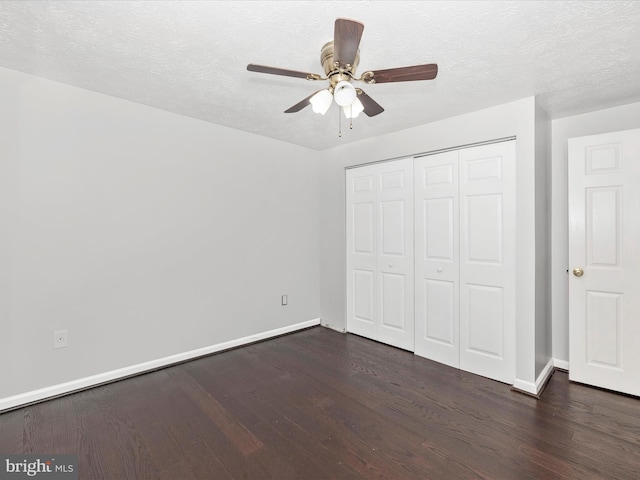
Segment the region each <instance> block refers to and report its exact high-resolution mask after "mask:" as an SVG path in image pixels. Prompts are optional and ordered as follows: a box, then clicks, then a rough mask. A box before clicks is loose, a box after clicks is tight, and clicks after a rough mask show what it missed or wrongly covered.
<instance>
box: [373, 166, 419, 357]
mask: <svg viewBox="0 0 640 480" xmlns="http://www.w3.org/2000/svg"><path fill="white" fill-rule="evenodd" d="M376 167H377V173H378V195H377V204H378V217H379V222H378V224H379V227H378V243H377V245H378V255H377V259H376V260H377V269H378V270H377V271H378V275H379V276H378V282H377V286H378V296H377V298H378V300H379V304H378V312H379V313H380V321H379V330H378V337H377V340H379V341H381V342H384V343H388V344H390V345H394V346H396V347H399V348H404V349H406V350H410V351H413V350H414V335H415V332H414V306H413V303H414V265H413V264H414V260H413V258H414V256H413V159H412V158H407V159H404V160H398V161H393V162H387V163H381V164H379V165H377V166H376Z"/></svg>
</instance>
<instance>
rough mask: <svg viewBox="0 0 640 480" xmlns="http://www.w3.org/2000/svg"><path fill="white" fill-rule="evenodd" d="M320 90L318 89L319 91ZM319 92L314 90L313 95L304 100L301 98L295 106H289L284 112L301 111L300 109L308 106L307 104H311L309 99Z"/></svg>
mask: <svg viewBox="0 0 640 480" xmlns="http://www.w3.org/2000/svg"><path fill="white" fill-rule="evenodd" d="M319 91H320V90H318V92H319ZM318 92H313V93H312V94H311V95H309V96H308V97H307V98H305V99H304V100H300V101H299V102H298V103H296V104H295V105H294V106H293V107H289V108H287V109H286V110H285V111H284V113H295V112H299V111H300V110H302V109H303V108H304V107H306V106H307V105H310V104H311V102H309V100H310V99H311V97H313V96H314V95H315V94H316V93H318Z"/></svg>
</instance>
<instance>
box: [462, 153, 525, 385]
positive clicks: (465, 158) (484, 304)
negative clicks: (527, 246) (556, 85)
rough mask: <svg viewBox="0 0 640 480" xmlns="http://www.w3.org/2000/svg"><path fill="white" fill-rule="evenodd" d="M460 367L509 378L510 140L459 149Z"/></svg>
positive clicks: (512, 245)
mask: <svg viewBox="0 0 640 480" xmlns="http://www.w3.org/2000/svg"><path fill="white" fill-rule="evenodd" d="M459 158H460V163H459V168H460V185H459V189H460V231H461V232H463V233H462V234H461V236H460V368H461V369H463V370H466V371H469V372H472V373H476V374H479V375H483V376H486V377H489V378H493V379H495V380H500V381H504V382H506V383H513V380H514V379H515V242H516V238H515V221H516V218H515V142H504V143H495V144H490V145H483V146H479V147H473V148H466V149H462V150H460V156H459Z"/></svg>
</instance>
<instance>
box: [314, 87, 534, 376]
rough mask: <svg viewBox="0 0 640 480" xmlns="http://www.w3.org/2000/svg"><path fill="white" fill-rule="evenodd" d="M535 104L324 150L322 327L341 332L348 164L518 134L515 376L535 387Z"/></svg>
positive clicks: (510, 106)
mask: <svg viewBox="0 0 640 480" xmlns="http://www.w3.org/2000/svg"><path fill="white" fill-rule="evenodd" d="M535 108H536V107H535V99H534V98H533V97H530V98H526V99H523V100H519V101H516V102H512V103H508V104H505V105H500V106H497V107H493V108H489V109H486V110H482V111H478V112H474V113H470V114H467V115H462V116H459V117H454V118H450V119H447V120H443V121H439V122H434V123H430V124H427V125H422V126H419V127H415V128H411V129H407V130H403V131H400V132H396V133H392V134H388V135H384V136H381V137H377V138H372V139H368V140H364V141H361V142H357V143H351V144H347V145H344V146H341V147H337V148H334V149H331V150H329V151H328V152H327V158H324V159H323V161H322V163H321V166H320V181H321V184H320V203H321V205H322V211H321V217H320V225H321V229H320V235H321V237H320V238H321V242H320V245H321V247H320V312H321V317H322V322H323V324H325V325H328V326H332V327H333V328H337V329H344V328H346V324H345V318H346V299H345V291H346V287H345V181H344V168H345V167H346V166H350V165H358V164H362V163H367V162H372V161H379V160H385V159H390V158H398V157H404V156H411V155H414V154H417V153H422V152H428V151H433V150H438V149H442V148H449V147H455V146H461V145H465V144H470V143H475V142H481V141H486V140H491V139H497V138H503V137H509V136H517V157H518V160H517V161H518V165H517V202H518V207H517V208H518V221H517V226H516V228H517V238H518V251H517V257H518V258H517V265H518V266H517V268H518V271H519V272H520V274H519V275H518V285H517V289H518V293H517V295H518V303H517V339H516V343H517V366H516V367H517V371H516V377H517V378H518V379H521V380H522V381H523V382H527V384H533V382H535V343H534V339H535V318H536V302H535V278H534V275H531V274H530V273H529V274H527V273H526V272H535V267H536V245H535V242H536V238H535V191H534V188H535V182H534V180H533V179H534V178H535V174H536V172H535V157H534V155H535V136H534V130H535V118H536V117H535ZM354 128H358V125H357V122H354Z"/></svg>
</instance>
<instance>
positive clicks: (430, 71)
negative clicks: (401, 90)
mask: <svg viewBox="0 0 640 480" xmlns="http://www.w3.org/2000/svg"><path fill="white" fill-rule="evenodd" d="M436 75H438V65H437V64H435V63H427V64H425V65H413V66H411V67H400V68H388V69H386V70H373V71H371V72H365V73H364V74H363V75H362V79H363V81H364V82H366V83H389V82H412V81H414V80H433V79H434V78H436Z"/></svg>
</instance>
